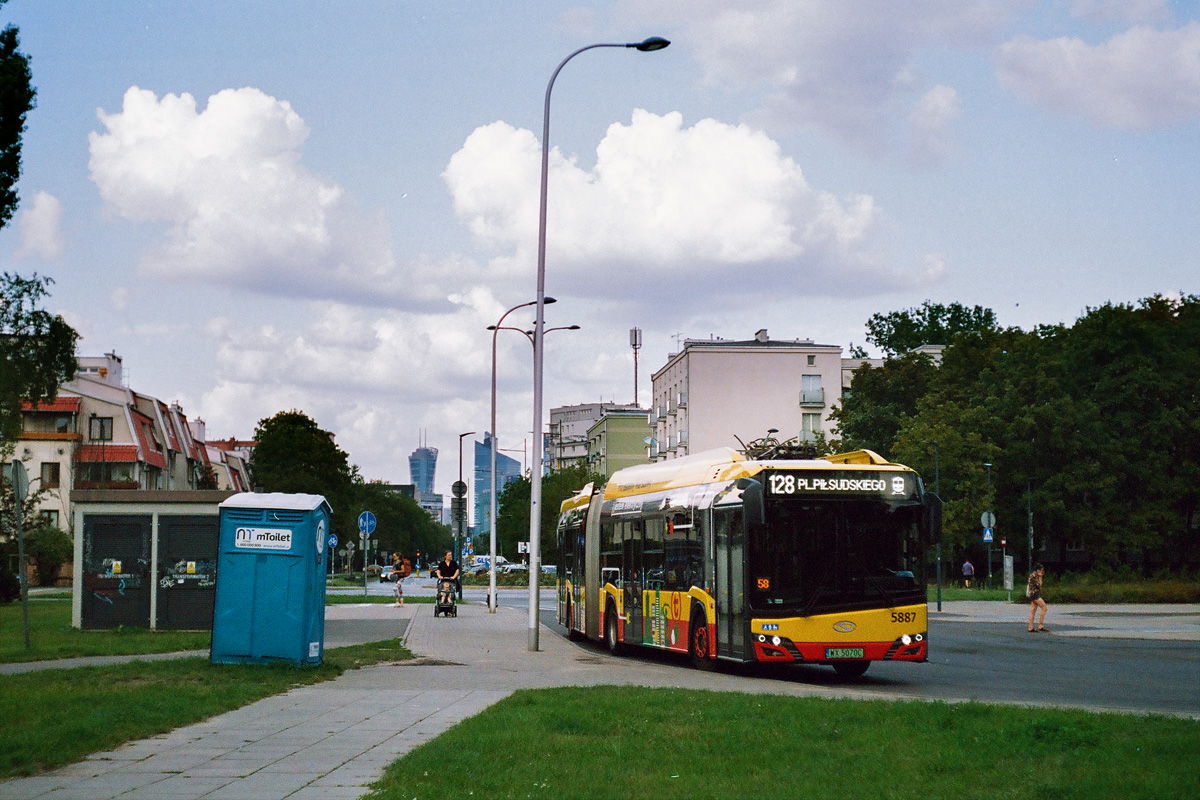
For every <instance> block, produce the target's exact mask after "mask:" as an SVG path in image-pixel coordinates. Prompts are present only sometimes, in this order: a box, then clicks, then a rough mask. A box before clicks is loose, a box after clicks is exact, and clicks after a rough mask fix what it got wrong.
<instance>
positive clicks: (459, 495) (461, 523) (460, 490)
mask: <svg viewBox="0 0 1200 800" xmlns="http://www.w3.org/2000/svg"><path fill="white" fill-rule="evenodd" d="M474 435H475V431H467V432H466V433H460V434H459V435H458V482H457V483H455V484H454V498H453V499H452V500H451V501H450V510H451V511H452V512H453V514H452V516H453V517H454V520H453V522H454V528H455V531H454V546H455V549H458V537H459V536H460V535H461V536H462V537H463V538H464V539H466V535H467V530H466V528H467V484H466V483H464V482H463V474H462V468H463V457H462V442H463V439H464V438H465V437H467V436H474ZM455 506H457V508H455ZM455 555H457V556H458V557H459V558H460V559H461V558H462V550H459V551H458V552H457V553H456V554H455ZM459 563H460V564H461V563H462V562H461V561H460V562H459ZM460 569H461V567H460ZM459 585H460V586H461V585H462V584H461V583H460V584H459Z"/></svg>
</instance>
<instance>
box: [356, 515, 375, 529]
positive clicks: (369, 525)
mask: <svg viewBox="0 0 1200 800" xmlns="http://www.w3.org/2000/svg"><path fill="white" fill-rule="evenodd" d="M358 529H359V530H360V531H362V532H363V533H365V534H367V535H370V534H371V533H373V532H374V531H375V515H374V514H372V513H371V512H370V511H364V512H362V513H361V514H359V515H358Z"/></svg>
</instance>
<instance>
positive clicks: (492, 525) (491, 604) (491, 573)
mask: <svg viewBox="0 0 1200 800" xmlns="http://www.w3.org/2000/svg"><path fill="white" fill-rule="evenodd" d="M553 302H556V301H555V299H554V298H553V297H546V298H543V300H542V303H543V304H544V305H549V304H550V303H553ZM535 305H537V300H530V301H529V302H528V303H521V305H519V306H513V307H512V308H510V309H509V310H508V311H505V312H504V313H503V314H502V315H501V316H500V319H499V320H497V322H496V324H495V325H492V326H490V327H491V331H492V446H491V448H490V449H491V452H490V453H489V456H490V458H491V462H492V463H491V472H492V474H491V495H490V496H489V498H490V499H489V502H488V511H489V513H490V514H491V519H490V520H489V521H488V528H489V529H490V532H491V547H490V550H489V554H490V560H489V561H488V613H489V614H495V613H496V514H497V503H496V448H497V447H498V446H499V442H497V440H496V439H497V437H496V335H497V334H499V333H500V326H501V325H503V324H504V318H505V317H507V316H508V315H509V314H511V313H512V312H514V311H516V310H517V309H519V308H527V307H528V306H535ZM521 332H522V333H524V331H521ZM476 491H478V490H476Z"/></svg>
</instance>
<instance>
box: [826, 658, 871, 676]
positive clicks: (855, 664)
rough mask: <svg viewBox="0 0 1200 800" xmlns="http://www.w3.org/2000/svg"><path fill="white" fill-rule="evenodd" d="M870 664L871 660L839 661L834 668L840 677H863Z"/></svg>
mask: <svg viewBox="0 0 1200 800" xmlns="http://www.w3.org/2000/svg"><path fill="white" fill-rule="evenodd" d="M869 666H871V662H870V661H838V662H836V663H834V665H833V669H834V671H835V672H836V673H837V674H838V677H839V678H861V677H862V676H863V673H865V672H866V671H867V667H869Z"/></svg>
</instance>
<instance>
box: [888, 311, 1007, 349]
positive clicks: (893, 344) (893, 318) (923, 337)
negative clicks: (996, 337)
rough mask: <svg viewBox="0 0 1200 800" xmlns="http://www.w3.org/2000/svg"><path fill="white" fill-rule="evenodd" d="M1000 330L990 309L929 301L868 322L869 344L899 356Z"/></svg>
mask: <svg viewBox="0 0 1200 800" xmlns="http://www.w3.org/2000/svg"><path fill="white" fill-rule="evenodd" d="M995 329H996V314H995V312H993V311H992V310H991V309H990V308H984V307H982V306H975V307H974V308H967V307H966V306H963V305H959V304H958V303H951V304H950V305H948V306H947V305H942V304H941V303H931V302H930V301H928V300H926V301H925V302H924V303H922V304H921V307H920V308H910V309H908V310H907V311H893V312H891V313H888V314H872V315H871V318H870V319H869V320H867V341H868V342H870V343H871V344H874V345H875V346H876V347H878V348H879V349H881V350H883V352H884V354H885V355H887V356H896V355H899V354H901V353H907V352H908V351H910V350H915V349H916V348H918V347H920V346H921V345H926V344H947V345H948V344H950V342H951V340H952V339H953V338H954V337H955V336H956V335H958V334H960V333H982V332H984V331H991V330H995Z"/></svg>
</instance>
